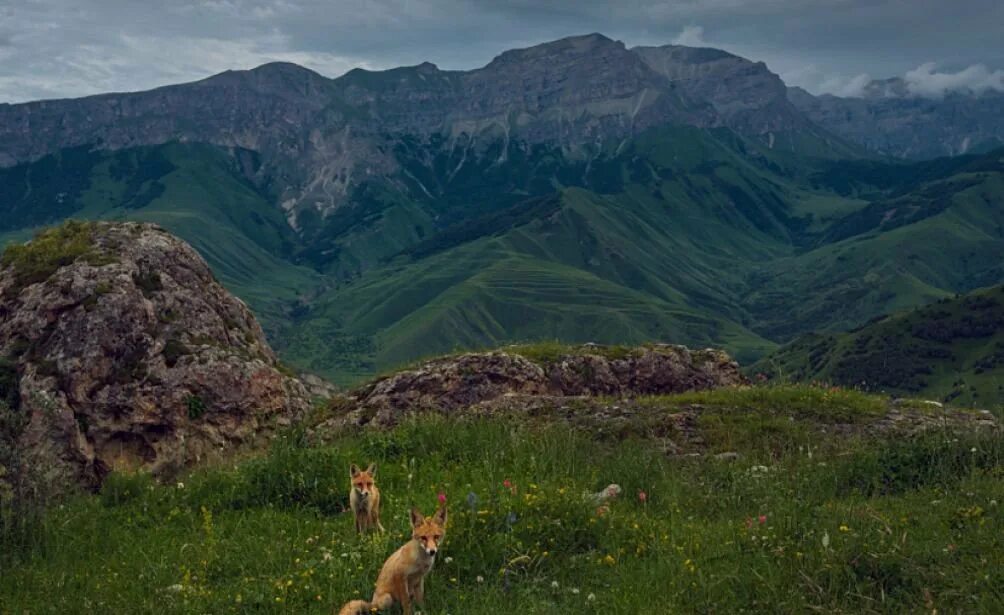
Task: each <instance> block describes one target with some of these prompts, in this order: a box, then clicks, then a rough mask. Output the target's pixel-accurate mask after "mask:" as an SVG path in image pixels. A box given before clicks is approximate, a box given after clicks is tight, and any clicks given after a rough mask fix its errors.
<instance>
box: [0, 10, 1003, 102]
mask: <svg viewBox="0 0 1004 615" xmlns="http://www.w3.org/2000/svg"><path fill="white" fill-rule="evenodd" d="M1002 24H1004V0H679V1H663V2H658V1H654V0H653V1H648V0H620V1H617V0H609V1H606V0H604V1H601V0H579V1H569V0H566V1H557V0H511V1H507V0H328V1H323V0H164V1H163V2H154V1H150V0H0V102H22V101H26V100H35V99H40V98H57V97H68V96H83V95H87V94H94V93H98V92H107V91H129V90H143V89H148V88H151V87H156V86H158V85H165V84H169V83H178V82H182V81H191V80H195V79H200V78H203V77H206V76H208V75H211V74H214V73H218V72H221V71H223V70H226V69H228V68H251V67H254V66H257V65H259V64H263V63H265V62H269V61H273V60H287V61H291V62H296V63H298V64H302V65H304V66H307V67H309V68H312V69H314V70H316V71H318V72H320V73H322V74H324V75H327V76H331V77H335V76H338V75H340V74H342V73H344V72H345V71H346V70H348V69H350V68H353V67H356V66H361V67H364V68H372V69H379V68H389V67H392V66H399V65H410V64H418V63H420V62H422V61H431V62H433V63H435V64H438V65H439V66H440V67H441V68H451V69H466V68H475V67H478V66H482V65H484V64H486V63H487V62H488V61H490V60H491V59H492V58H493V57H494V56H495V55H497V54H498V53H500V52H502V51H503V50H505V49H510V48H514V47H525V46H529V45H533V44H536V43H540V42H544V41H548V40H553V39H556V38H561V37H563V36H569V35H574V34H585V33H589V32H602V33H603V34H606V35H607V36H610V37H611V38H615V39H618V40H622V41H624V42H625V43H626V44H627V45H628V46H633V45H659V44H665V43H671V42H678V43H682V44H689V45H704V46H713V47H720V48H723V49H726V50H729V51H732V52H733V53H738V54H740V55H743V56H745V57H749V58H751V59H755V60H763V61H765V62H766V63H767V65H768V66H769V67H770V68H771V69H772V70H774V71H775V72H777V73H779V74H780V75H781V76H782V77H783V78H784V79H785V81H787V82H788V83H789V84H790V85H800V86H803V87H805V88H807V89H809V90H810V91H812V92H814V93H819V92H824V91H825V92H832V93H838V94H842V95H853V94H855V93H858V92H860V88H861V87H862V86H863V85H864V84H865V83H866V82H867V81H868V80H869V79H871V78H885V77H891V76H906V75H908V76H909V78H910V80H911V83H913V84H915V86H916V87H915V90H916V91H917V92H918V93H919V94H923V95H931V96H936V95H938V94H940V93H942V92H944V91H945V89H952V88H958V87H972V88H976V89H986V88H994V89H999V90H1004V70H1002V69H1004V35H1002Z"/></svg>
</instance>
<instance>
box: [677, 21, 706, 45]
mask: <svg viewBox="0 0 1004 615" xmlns="http://www.w3.org/2000/svg"><path fill="white" fill-rule="evenodd" d="M673 44H674V45H686V46H687V47H710V45H709V44H708V42H707V41H706V40H704V28H703V27H701V26H687V27H685V28H684V29H683V30H682V31H681V32H680V33H679V34H677V35H676V38H674V39H673Z"/></svg>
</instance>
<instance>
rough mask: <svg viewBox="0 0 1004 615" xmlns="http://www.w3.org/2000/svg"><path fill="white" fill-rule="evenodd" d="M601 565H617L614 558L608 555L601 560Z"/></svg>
mask: <svg viewBox="0 0 1004 615" xmlns="http://www.w3.org/2000/svg"><path fill="white" fill-rule="evenodd" d="M603 563H604V564H606V565H607V566H613V565H614V564H616V563H617V560H615V559H614V557H613V556H612V555H610V554H609V553H608V554H607V556H606V557H604V558H603Z"/></svg>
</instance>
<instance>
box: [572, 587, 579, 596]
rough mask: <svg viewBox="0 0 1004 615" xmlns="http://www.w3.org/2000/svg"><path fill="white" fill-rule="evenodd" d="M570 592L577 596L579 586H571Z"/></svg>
mask: <svg viewBox="0 0 1004 615" xmlns="http://www.w3.org/2000/svg"><path fill="white" fill-rule="evenodd" d="M572 593H573V594H575V595H576V596H578V595H579V588H578V587H573V588H572Z"/></svg>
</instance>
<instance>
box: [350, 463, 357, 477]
mask: <svg viewBox="0 0 1004 615" xmlns="http://www.w3.org/2000/svg"><path fill="white" fill-rule="evenodd" d="M358 475H359V466H357V465H356V464H354V463H353V464H352V465H350V466H349V476H351V477H352V478H355V477H356V476H358Z"/></svg>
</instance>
